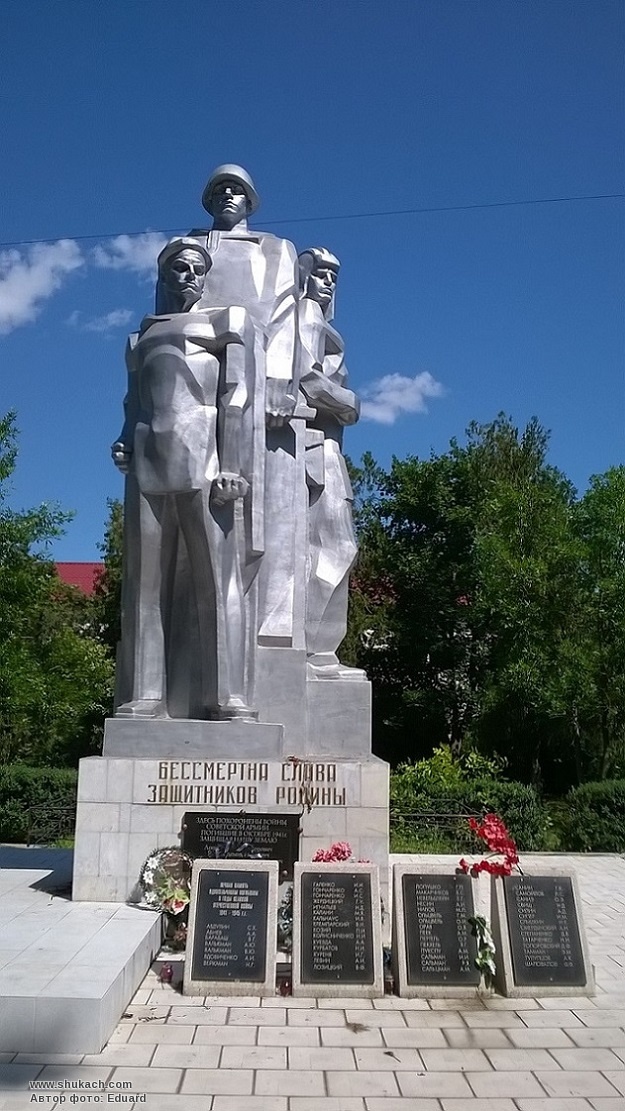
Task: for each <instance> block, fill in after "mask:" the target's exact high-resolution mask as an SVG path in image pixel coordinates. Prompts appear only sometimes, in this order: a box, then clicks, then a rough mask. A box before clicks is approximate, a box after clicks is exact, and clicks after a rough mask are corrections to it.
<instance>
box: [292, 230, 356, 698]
mask: <svg viewBox="0 0 625 1111" xmlns="http://www.w3.org/2000/svg"><path fill="white" fill-rule="evenodd" d="M299 267H300V285H301V290H302V298H301V301H300V303H299V313H298V316H299V336H300V346H301V374H300V388H301V390H302V392H303V394H304V395H305V397H306V400H307V402H308V404H309V405H310V406H311V407H312V408H313V409H314V410H315V416H314V418H313V419H312V420H311V421H309V424H308V429H307V436H306V477H307V482H308V486H309V496H310V502H309V532H308V539H309V555H308V561H307V565H308V574H307V582H306V652H307V660H308V678H309V679H355V678H358V679H360V678H364V672H362V671H359V670H357V669H354V668H348V667H343V666H342V665H341V664H340V663H339V660H338V656H337V650H338V647H339V645H340V643H341V641H342V640H343V638H344V637H345V633H346V632H347V591H348V580H349V572H350V570H351V568H352V566H353V564H354V561H355V559H356V553H357V546H356V540H355V536H354V528H353V523H352V502H353V494H352V488H351V484H350V481H349V476H348V473H347V468H346V466H345V460H344V459H343V455H342V441H343V428H344V426H345V425H347V424H354V423H355V421H357V420H358V417H359V414H360V403H359V401H358V399H357V397H356V395H355V394H354V393H353V392H352V390H350V389H348V387H347V371H346V368H345V363H344V345H343V340H342V338H341V336H340V335H339V333H338V332H337V331H336V330H335V329H334V328H333V327H332V326H331V324H330V321H331V320H332V317H333V315H334V295H335V291H336V283H337V278H338V273H339V268H340V263H339V260H338V259H337V258H336V257H335V256H334V255H333V254H331V253H330V252H329V251H328V250H327V249H326V248H325V247H311V248H309V250H307V251H304V252H303V253H302V254H301V255H300V256H299Z"/></svg>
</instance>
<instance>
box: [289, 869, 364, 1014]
mask: <svg viewBox="0 0 625 1111" xmlns="http://www.w3.org/2000/svg"><path fill="white" fill-rule="evenodd" d="M311 872H312V873H327V874H328V878H330V875H331V874H332V873H336V874H339V876H340V875H345V876H349V875H350V874H352V873H354V874H357V875H358V874H362V875H363V876H368V877H369V880H370V885H371V887H370V890H371V936H372V954H371V959H372V979H371V982H370V983H354V982H349V980H348V979H344V980H342V979H341V976H340V972H339V973H338V974H337V976H336V978H335V979H334V980H333V981H332V982H318V981H317V980H315V982H312V981H311V980H310V979H309V978H307V973H306V970H305V964H306V961H305V959H304V958H305V943H304V934H303V929H302V921H303V917H304V916H305V915H306V914H310V913H311V911H312V908H308V907H304V905H303V900H302V882H303V877H305V876H307V875H308V874H310V873H311ZM365 914H366V909H365ZM339 918H340V915H339V916H338V917H337V919H336V925H337V930H336V931H335V932H336V934H337V939H338V935H342V934H343V933H344V932H345V930H344V928H343V926H341V928H340V929H339V928H338V924H339ZM347 933H348V934H349V927H347ZM326 941H327V942H328V944H330V945H331V946H332V945H335V944H339V945H340V941H337V940H336V939H334V940H333V939H332V938H330V936H329V935H326ZM354 944H355V940H354ZM292 987H293V995H294V996H298V995H304V996H306V995H309V996H316V997H320V998H336V999H340V998H342V997H347V998H349V999H352V998H356V997H362V998H365V999H371V998H374V997H376V996H382V995H384V973H383V969H382V918H381V908H380V881H379V872H378V868H377V865H375V864H354V863H351V862H346V863H344V864H320V863H316V862H315V863H312V864H301V863H299V864H296V865H295V881H294V887H293V964H292Z"/></svg>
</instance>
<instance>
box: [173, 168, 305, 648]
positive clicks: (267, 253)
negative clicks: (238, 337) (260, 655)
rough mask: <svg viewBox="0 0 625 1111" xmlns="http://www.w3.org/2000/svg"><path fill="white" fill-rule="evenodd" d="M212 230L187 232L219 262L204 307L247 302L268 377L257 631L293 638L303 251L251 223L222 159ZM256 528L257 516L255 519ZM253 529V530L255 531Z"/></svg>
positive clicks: (277, 639)
mask: <svg viewBox="0 0 625 1111" xmlns="http://www.w3.org/2000/svg"><path fill="white" fill-rule="evenodd" d="M202 204H203V206H204V208H205V209H206V210H207V212H209V213H210V214H211V216H212V217H213V226H212V229H210V230H202V229H194V230H192V231H191V232H190V233H189V234H190V236H191V237H193V238H194V239H196V240H197V242H198V243H200V244H201V245H202V246H203V247H205V249H206V250H207V251H208V252H209V254H210V256H211V259H212V262H213V266H212V269H211V278H210V284H209V285H207V287H206V289H205V291H204V294H203V295H202V298H201V299H200V302H199V307H200V308H202V307H205V306H206V307H208V306H210V307H211V308H214V307H217V306H223V307H228V306H230V305H242V306H243V307H244V308H245V309H246V310H247V312H248V314H249V316H250V318H251V320H252V322H253V323H254V326H255V328H256V365H257V369H258V374H259V375H260V376H261V377H262V378H263V379H264V381H265V422H266V426H267V437H266V454H265V459H264V464H263V465H264V466H265V513H264V524H265V528H264V540H263V544H264V551H265V558H264V560H263V565H262V568H261V570H260V576H259V638H260V642H261V643H264V644H280V645H284V644H289V643H293V641H294V637H295V635H296V630H295V628H294V625H295V623H296V616H295V612H294V611H295V598H296V592H297V591H296V571H295V565H296V560H297V553H296V533H295V530H294V529H293V527H292V517H293V505H294V501H295V498H296V487H297V467H296V454H297V448H296V437H295V431H294V428H293V427H292V426H291V425H290V423H289V419H290V418H291V417H292V415H293V411H294V408H295V404H296V400H297V375H298V370H299V365H298V359H297V301H298V296H299V289H298V266H297V252H296V250H295V247H294V246H293V244H292V243H289V241H288V240H286V239H280V238H278V237H277V236H275V235H271V234H270V233H269V232H262V231H257V230H256V229H250V228H249V227H248V223H247V221H248V217H249V216H250V215H252V213H254V212H255V211H256V210H257V208H258V206H259V204H260V198H259V196H258V193H257V192H256V189H255V187H254V184H253V182H252V179H251V177H250V176H249V174H248V173H247V171H246V170H244V169H243V168H242V167H241V166H236V165H231V164H227V165H223V166H219V167H218V168H217V169H216V170H215V171H214V172H213V173H212V174H211V176H210V178H209V180H208V183H207V185H206V188H205V190H204V193H203V195H202ZM252 527H253V529H254V530H255V528H256V521H252ZM254 535H255V532H254Z"/></svg>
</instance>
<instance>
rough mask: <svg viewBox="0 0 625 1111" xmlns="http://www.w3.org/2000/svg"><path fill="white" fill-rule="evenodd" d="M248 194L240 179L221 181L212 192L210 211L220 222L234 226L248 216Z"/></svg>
mask: <svg viewBox="0 0 625 1111" xmlns="http://www.w3.org/2000/svg"><path fill="white" fill-rule="evenodd" d="M247 210H248V204H247V194H246V192H245V189H244V188H243V186H242V185H239V183H238V181H220V182H219V184H218V185H216V186H215V188H214V189H213V192H212V193H211V199H210V211H211V213H212V215H213V216H214V217H215V219H216V220H218V221H219V223H221V224H223V225H224V226H225V227H229V228H233V227H234V226H235V224H238V223H239V221H240V220H243V219H244V217H245V216H247Z"/></svg>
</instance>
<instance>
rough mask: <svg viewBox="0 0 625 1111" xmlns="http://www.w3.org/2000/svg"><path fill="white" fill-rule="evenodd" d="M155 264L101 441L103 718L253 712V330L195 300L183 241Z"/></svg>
mask: <svg viewBox="0 0 625 1111" xmlns="http://www.w3.org/2000/svg"><path fill="white" fill-rule="evenodd" d="M158 267H159V304H158V310H159V311H158V313H157V314H155V315H149V316H146V317H145V318H144V319H143V321H142V323H141V328H140V331H139V333H138V335H136V336H134V337H131V339H130V341H129V347H128V352H127V363H128V372H129V387H128V394H127V398H126V421H125V425H124V429H123V432H122V434H121V436H120V439H119V441H117V442H116V443H115V444H114V445H113V449H112V452H113V459H114V461H115V463H116V464H117V466H118V467H119V468H120V470H122V471H123V472H124V473H126V474H127V482H126V506H125V553H124V557H125V562H124V584H123V601H122V609H123V616H122V649H121V661H120V676H119V682H118V697H119V699H120V701H121V705H119V706H118V709H117V712H116V714H117V716H129V717H168V716H172V717H183V718H189V717H191V718H199V719H214V720H229V719H232V718H243V719H253V718H254V716H255V714H254V711H253V710H252V708H251V706H250V694H251V689H252V684H253V660H254V649H253V645H254V641H255V631H256V630H255V624H256V614H255V607H254V591H253V583H254V578H255V572H256V571H257V569H258V556H259V543H260V542H261V537H262V516H263V492H262V475H263V468H262V465H261V466H260V467H258V466H255V464H256V462H257V458H258V456H262V453H263V450H264V445H263V444H262V443H259V435H258V432H257V427H258V413H259V412H262V407H263V404H264V389H263V383H262V382H259V379H258V373H257V366H256V358H255V356H256V348H255V336H256V330H255V327H254V324H253V323H252V321H251V320H250V317H249V315H248V313H247V312H246V311H245V309H244V308H242V307H240V306H236V305H229V306H227V307H223V308H222V307H219V308H213V307H211V308H210V309H209V308H205V307H203V304H202V296H203V294H204V293H205V287H206V277H207V275H208V273H209V271H211V272H212V260H211V257H210V254H209V253H208V252H207V250H206V248H205V247H204V246H202V245H201V244H199V243H198V242H197V241H196V240H195V239H190V238H186V239H176V240H173V241H172V242H170V243H169V244H168V245H167V246H166V247H165V249H164V250H163V251H162V252H161V254H160V256H159V259H158ZM253 518H254V519H255V523H256V536H255V538H252V535H251V533H252V529H251V521H252V519H253ZM255 545H256V546H255ZM261 546H262V545H261Z"/></svg>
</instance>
